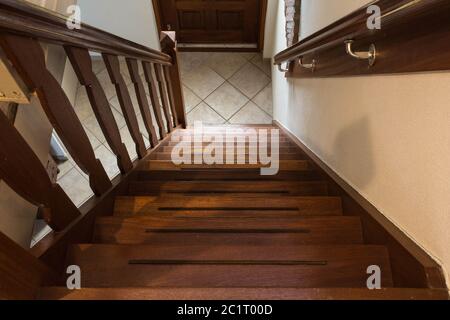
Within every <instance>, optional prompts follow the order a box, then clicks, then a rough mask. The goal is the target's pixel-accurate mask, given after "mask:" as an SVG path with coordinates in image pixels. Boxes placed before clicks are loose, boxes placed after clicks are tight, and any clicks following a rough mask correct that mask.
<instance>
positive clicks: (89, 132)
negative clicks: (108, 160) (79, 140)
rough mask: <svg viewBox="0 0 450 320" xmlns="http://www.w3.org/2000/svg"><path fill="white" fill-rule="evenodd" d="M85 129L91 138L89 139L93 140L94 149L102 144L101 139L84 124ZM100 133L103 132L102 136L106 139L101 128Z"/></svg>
mask: <svg viewBox="0 0 450 320" xmlns="http://www.w3.org/2000/svg"><path fill="white" fill-rule="evenodd" d="M97 126H98V122H97ZM97 128H98V129H100V127H97ZM84 131H85V132H86V134H87V136H88V138H89V141H90V142H91V145H92V149H94V150H95V149H97V148H98V147H99V146H100V145H101V144H102V143H101V142H100V140H99V139H98V138H97V137H96V136H95V135H94V134H93V133H92V132H91V130H89V129H88V128H87V127H86V126H84ZM99 134H101V136H102V138H103V139H105V137H104V136H103V133H101V130H100V133H99ZM105 141H106V139H105Z"/></svg>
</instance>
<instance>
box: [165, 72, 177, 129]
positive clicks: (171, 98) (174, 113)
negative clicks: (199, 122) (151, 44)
mask: <svg viewBox="0 0 450 320" xmlns="http://www.w3.org/2000/svg"><path fill="white" fill-rule="evenodd" d="M164 78H165V79H166V84H167V90H168V93H169V101H170V110H171V111H172V117H173V123H174V126H177V125H178V124H179V122H178V116H177V110H176V109H175V97H174V92H173V87H172V81H171V80H170V67H169V66H164Z"/></svg>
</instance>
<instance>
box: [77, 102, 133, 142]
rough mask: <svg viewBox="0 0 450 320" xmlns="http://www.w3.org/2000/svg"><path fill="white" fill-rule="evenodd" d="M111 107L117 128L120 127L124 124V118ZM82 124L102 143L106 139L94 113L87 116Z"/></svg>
mask: <svg viewBox="0 0 450 320" xmlns="http://www.w3.org/2000/svg"><path fill="white" fill-rule="evenodd" d="M111 108H112V112H113V115H114V119H115V120H116V123H117V126H118V127H119V129H122V128H123V127H124V126H125V125H126V122H125V118H124V117H123V116H122V115H121V114H120V113H119V112H118V111H116V110H115V109H114V108H113V107H111ZM83 125H84V126H85V127H86V128H87V129H88V130H89V131H90V132H91V133H93V134H94V136H95V137H96V138H97V139H98V140H99V141H100V142H101V143H104V142H105V141H106V139H105V136H104V135H103V132H102V129H101V128H100V125H99V124H98V121H97V118H96V117H95V115H92V116H91V117H89V118H88V119H86V120H85V121H83ZM91 142H92V141H91Z"/></svg>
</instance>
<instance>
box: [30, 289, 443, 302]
mask: <svg viewBox="0 0 450 320" xmlns="http://www.w3.org/2000/svg"><path fill="white" fill-rule="evenodd" d="M39 299H40V300H231V301H236V300H251V301H258V300H399V301H402V300H448V299H449V295H448V292H447V291H446V290H433V289H406V288H405V289H403V288H401V289H400V288H385V289H381V290H368V289H358V288H354V289H348V288H313V289H301V288H85V289H81V290H67V288H62V287H56V288H54V287H46V288H43V289H42V290H41V292H40V295H39Z"/></svg>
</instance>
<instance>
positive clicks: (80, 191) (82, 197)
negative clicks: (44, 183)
mask: <svg viewBox="0 0 450 320" xmlns="http://www.w3.org/2000/svg"><path fill="white" fill-rule="evenodd" d="M58 184H59V185H60V186H61V188H62V189H63V190H64V191H65V192H66V194H67V195H68V196H69V198H70V199H71V200H72V201H73V203H74V204H75V205H76V206H77V207H79V206H81V205H82V204H83V203H84V202H86V201H87V200H88V199H89V198H90V197H92V196H93V195H94V193H93V192H92V190H91V188H90V186H89V181H88V180H87V179H86V178H85V176H83V175H82V174H81V173H80V172H79V171H78V169H77V168H73V169H72V170H70V171H69V172H68V173H67V174H65V175H64V177H62V178H61V179H60V180H59V181H58Z"/></svg>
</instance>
